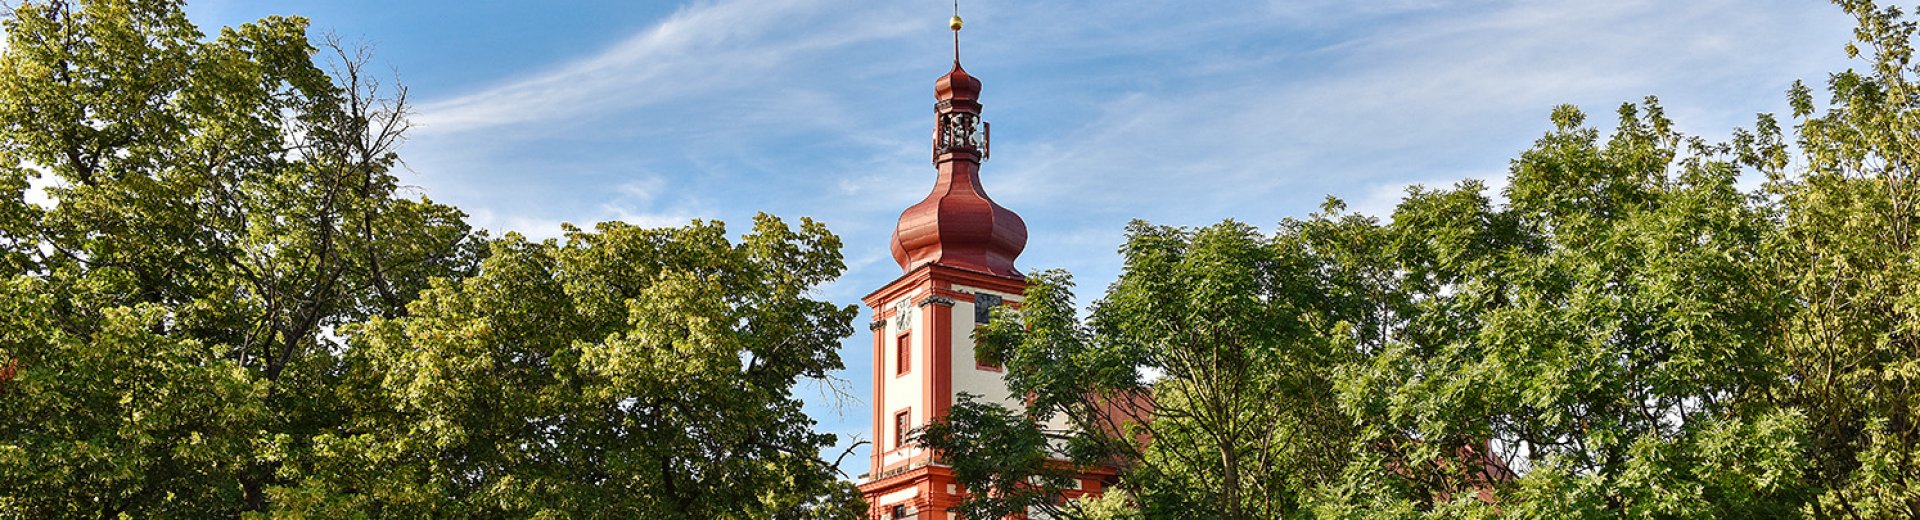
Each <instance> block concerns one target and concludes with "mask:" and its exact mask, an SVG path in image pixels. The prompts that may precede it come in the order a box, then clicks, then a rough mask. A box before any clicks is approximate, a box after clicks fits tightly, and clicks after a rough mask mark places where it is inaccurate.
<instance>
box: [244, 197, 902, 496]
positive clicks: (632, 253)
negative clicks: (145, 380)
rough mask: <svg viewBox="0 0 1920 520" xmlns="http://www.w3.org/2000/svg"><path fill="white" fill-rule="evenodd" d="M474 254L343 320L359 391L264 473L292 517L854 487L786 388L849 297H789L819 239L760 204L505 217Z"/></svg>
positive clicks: (818, 355)
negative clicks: (274, 481)
mask: <svg viewBox="0 0 1920 520" xmlns="http://www.w3.org/2000/svg"><path fill="white" fill-rule="evenodd" d="M491 247H492V251H491V254H489V255H488V258H487V259H486V260H485V261H484V262H483V263H482V266H481V269H480V272H479V274H477V275H475V276H472V277H469V278H466V279H464V280H461V281H457V282H456V281H439V282H435V284H434V287H433V288H432V289H429V290H428V291H426V292H425V293H423V294H422V296H421V298H420V299H419V300H418V301H416V302H415V303H414V304H413V305H411V311H412V312H411V314H410V315H408V316H405V317H398V318H392V319H387V318H374V319H373V320H372V321H370V322H368V323H367V324H366V325H364V326H359V327H354V328H352V329H350V331H349V335H350V337H351V338H352V339H351V341H350V343H351V344H352V347H353V348H352V349H351V350H350V351H349V352H348V354H347V358H348V363H347V365H348V370H347V376H346V377H347V379H348V380H350V381H351V382H352V383H353V384H354V385H357V386H364V387H365V389H364V390H359V389H356V394H358V395H361V396H364V397H365V398H367V399H368V401H367V402H365V403H359V406H358V407H357V409H356V410H355V412H354V413H353V414H352V415H353V417H354V419H353V421H352V422H351V423H350V425H349V427H348V428H346V429H345V431H344V432H342V433H340V434H337V435H335V434H328V435H323V436H321V438H320V439H319V440H318V441H316V443H315V444H316V451H317V452H319V455H318V456H316V457H313V458H312V459H311V460H310V461H309V462H307V463H304V464H301V465H299V466H292V465H289V466H288V467H286V468H285V469H284V472H285V473H286V475H287V476H288V477H289V478H290V479H293V480H295V481H297V482H299V483H300V485H298V486H292V487H289V488H286V489H284V490H281V491H279V492H277V494H276V497H278V498H279V502H280V503H281V504H283V505H284V507H287V508H290V509H292V510H296V511H305V512H307V513H310V514H312V515H313V516H321V517H331V516H338V515H342V514H346V513H347V512H353V511H366V512H374V513H376V514H377V515H379V516H457V517H467V516H539V517H571V516H605V515H612V516H630V517H638V518H739V519H749V518H829V517H831V518H844V517H851V516H857V515H858V514H859V511H860V510H861V509H862V508H863V507H864V506H863V505H862V504H861V503H860V501H859V499H858V497H857V494H856V493H855V492H854V491H853V490H852V488H851V485H850V484H848V483H846V482H843V481H840V480H838V476H837V475H836V468H834V467H833V466H832V464H830V463H828V462H825V461H823V460H821V459H820V457H819V452H820V450H821V449H824V448H826V447H827V446H830V445H832V444H833V442H834V436H832V435H827V434H821V433H816V432H815V431H814V430H813V426H814V422H813V420H812V419H810V418H808V417H807V416H806V415H805V414H804V413H802V412H801V403H800V401H799V400H798V399H796V398H795V397H794V396H793V395H792V390H793V386H794V385H795V384H796V383H797V382H798V381H799V380H800V379H802V378H813V379H820V378H825V377H827V375H828V373H829V372H830V371H832V370H836V369H839V368H841V362H840V357H839V354H838V348H839V341H840V339H841V338H844V337H846V336H848V335H850V334H852V320H853V317H854V313H855V311H854V308H853V307H851V306H846V307H841V306H836V305H834V304H832V303H829V302H825V301H821V300H817V299H814V298H812V297H811V293H812V291H813V290H814V289H815V288H816V287H817V286H818V285H819V284H821V283H824V282H826V281H828V280H831V279H833V278H835V277H837V276H839V274H840V273H841V271H842V270H843V269H844V266H843V263H842V260H841V256H840V253H839V247H840V243H839V239H838V238H837V237H835V236H833V235H832V234H831V233H829V232H827V230H826V229H825V228H824V227H823V226H821V225H820V224H818V223H815V222H812V221H809V220H803V221H802V225H801V226H800V228H799V229H797V230H796V229H793V228H789V227H788V226H786V225H785V224H783V223H782V222H781V221H780V220H778V219H776V218H773V217H770V216H764V215H763V216H761V217H759V218H757V219H756V220H755V225H754V231H753V233H750V234H748V235H746V236H744V237H743V238H742V239H741V241H740V242H739V243H730V242H729V241H728V240H727V237H726V229H725V227H724V226H722V225H721V224H719V223H701V222H695V223H694V224H692V225H690V226H687V227H684V228H663V229H642V228H637V227H634V226H630V225H625V224H620V223H606V224H601V225H600V226H599V227H598V229H597V231H596V232H585V231H580V230H570V231H569V232H568V234H567V237H566V240H565V242H564V243H561V242H557V241H553V240H549V241H546V242H539V243H535V242H528V241H526V240H524V239H521V238H520V237H519V236H517V235H514V234H509V235H508V236H507V237H506V238H505V239H502V240H499V241H496V242H494V243H493V244H492V246H491Z"/></svg>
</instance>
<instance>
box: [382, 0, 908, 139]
mask: <svg viewBox="0 0 1920 520" xmlns="http://www.w3.org/2000/svg"><path fill="white" fill-rule="evenodd" d="M830 7H835V6H832V5H828V4H823V3H822V2H812V1H805V0H754V1H747V0H729V1H722V2H713V3H705V4H700V5H696V6H693V7H688V8H683V9H681V10H680V11H679V12H677V13H675V14H674V15H673V16H671V17H668V18H667V19H666V20H665V21H663V22H660V23H659V24H657V25H654V26H653V27H651V28H649V29H647V30H645V31H643V32H640V33H639V34H636V35H634V36H633V37H631V38H628V39H627V40H626V41H624V42H621V43H619V44H617V45H614V46H612V47H611V48H608V49H606V50H605V51H603V52H600V53H598V54H596V55H593V56H590V57H586V58H584V59H580V60H576V61H574V62H571V63H567V64H564V65H561V66H559V67H556V68H554V69H552V70H548V71H542V72H538V73H536V74H533V75H531V76H529V77H524V78H519V79H515V80H511V81H507V82H505V83H502V84H500V85H497V86H494V87H490V88H486V89H483V90H480V91H478V92H473V93H469V94H465V95H460V96H457V97H453V98H449V99H442V100H434V101H429V102H427V103H424V104H422V105H420V107H419V111H420V117H419V121H418V122H419V123H420V129H419V131H420V132H421V133H425V134H434V133H452V132H462V131H471V130H480V129H486V128H493V127H499V126H504V125H525V124H530V123H537V122H541V121H554V120H564V119H570V118H578V117H581V116H587V115H593V114H598V113H605V112H609V111H618V110H623V109H631V108H635V107H641V106H647V105H661V104H671V103H675V102H679V101H684V100H685V99H686V98H689V97H698V96H708V95H712V94H714V93H716V92H717V91H728V90H736V89H742V88H747V87H759V88H772V89H777V88H783V87H787V86H788V85H783V84H782V83H781V82H780V80H779V78H778V77H777V76H774V75H773V73H776V72H779V71H784V70H790V69H791V66H792V64H790V63H786V62H787V61H788V60H789V59H791V58H793V57H795V56H799V55H816V54H819V53H822V52H825V51H828V50H831V49H835V48H839V47H843V46H847V45H853V44H857V43H861V42H865V41H869V40H873V39H878V38H886V37H889V36H895V35H899V34H902V33H904V32H905V31H907V30H910V28H911V27H912V26H911V25H909V24H906V23H903V22H902V21H901V19H899V18H898V17H895V16H891V15H892V14H895V13H897V11H895V12H892V13H890V12H888V11H885V10H865V11H858V10H856V11H849V10H846V9H829V8H830ZM828 14H833V15H835V16H827V15H828Z"/></svg>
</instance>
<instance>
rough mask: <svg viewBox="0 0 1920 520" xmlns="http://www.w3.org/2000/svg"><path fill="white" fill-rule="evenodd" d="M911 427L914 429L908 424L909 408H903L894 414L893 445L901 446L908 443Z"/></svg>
mask: <svg viewBox="0 0 1920 520" xmlns="http://www.w3.org/2000/svg"><path fill="white" fill-rule="evenodd" d="M909 429H912V427H911V426H910V425H909V424H907V410H901V411H900V412H899V413H895V414H893V447H895V448H899V447H903V446H906V445H907V430H909Z"/></svg>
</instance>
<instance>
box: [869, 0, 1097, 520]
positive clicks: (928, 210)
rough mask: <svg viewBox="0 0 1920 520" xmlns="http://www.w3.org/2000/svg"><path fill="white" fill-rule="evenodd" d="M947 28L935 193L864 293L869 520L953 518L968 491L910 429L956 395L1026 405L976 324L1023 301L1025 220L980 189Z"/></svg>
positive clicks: (938, 87) (979, 131) (971, 121)
mask: <svg viewBox="0 0 1920 520" xmlns="http://www.w3.org/2000/svg"><path fill="white" fill-rule="evenodd" d="M952 28H953V30H954V60H953V69H952V70H950V71H948V72H947V73H946V74H945V75H943V76H941V77H940V78H939V79H938V80H936V81H935V82H934V99H935V103H934V105H933V109H934V127H933V165H934V169H935V170H936V171H937V172H938V176H937V177H936V178H935V180H934V184H933V192H932V193H929V194H928V195H927V197H926V198H925V199H923V200H921V201H920V202H919V203H918V204H914V205H913V206H912V207H909V208H907V210H906V211H904V212H902V213H901V214H900V221H899V223H898V224H897V225H896V226H895V227H894V232H893V238H892V240H891V242H892V249H893V259H894V261H896V262H898V263H899V264H900V268H901V270H902V271H904V274H902V275H901V276H900V277H899V278H897V279H894V280H893V282H891V283H888V284H887V285H886V286H885V287H881V288H880V289H879V290H877V291H874V292H873V293H872V294H868V295H867V296H866V298H865V299H864V301H865V303H866V305H867V307H868V308H871V309H872V310H873V316H874V321H873V323H872V330H873V359H874V366H873V437H872V438H873V440H874V441H873V455H872V466H871V468H872V470H871V472H870V473H869V477H868V479H867V480H865V481H864V482H862V483H861V484H860V490H861V491H862V492H863V493H864V494H865V496H866V499H867V503H868V504H869V507H870V508H871V509H870V511H869V517H870V518H874V519H893V518H915V519H946V518H950V517H951V516H950V513H948V512H947V508H950V507H953V506H956V505H958V504H959V503H960V501H961V498H962V496H963V493H964V491H965V490H962V489H959V487H958V485H957V484H956V483H955V481H954V478H953V472H952V471H951V470H949V469H948V468H947V467H945V466H944V465H942V464H939V463H938V462H937V461H935V460H934V459H933V457H932V454H930V453H927V451H926V450H921V449H919V448H916V447H913V446H911V445H910V443H909V442H907V435H908V434H909V433H910V432H911V431H912V430H913V429H915V428H919V427H921V426H925V425H926V424H927V423H928V422H929V421H931V420H933V419H935V418H938V417H943V416H945V415H946V413H947V410H948V408H949V407H951V406H952V405H953V402H954V396H956V395H958V394H959V393H960V392H968V393H973V394H977V395H980V396H982V397H983V399H985V400H988V401H996V402H1000V403H1002V404H1004V405H1007V406H1009V407H1011V408H1014V409H1019V407H1020V406H1021V405H1022V404H1023V403H1021V401H1020V400H1018V399H1014V398H1012V397H1011V396H1009V395H1008V392H1007V388H1006V384H1005V383H1004V382H1002V380H1001V378H1000V375H1001V369H1000V367H998V366H993V365H988V364H985V363H984V362H982V361H980V360H978V359H977V358H976V357H975V355H974V348H973V330H974V327H975V326H976V325H979V324H982V323H985V322H986V320H987V315H988V312H989V311H990V310H991V309H992V308H993V307H994V306H996V305H1018V304H1019V301H1020V295H1021V293H1022V291H1023V290H1024V289H1025V288H1026V285H1027V284H1026V280H1025V277H1023V276H1022V275H1021V274H1020V270H1019V269H1016V268H1015V267H1014V266H1013V261H1014V259H1015V258H1016V257H1019V256H1020V251H1021V250H1022V249H1025V248H1026V245H1027V225H1026V223H1025V222H1023V221H1021V220H1020V216H1019V215H1015V214H1014V213H1013V211H1011V210H1008V209H1007V208H1004V207H1001V206H1000V205H999V204H997V203H995V202H994V201H993V199H991V198H988V197H987V192H986V189H985V188H983V187H982V186H981V182H980V165H981V162H983V161H985V160H986V159H987V155H988V152H989V150H990V149H991V146H990V145H991V142H990V137H991V132H990V127H989V126H988V125H987V123H986V121H985V120H983V119H981V118H980V109H981V105H980V80H979V79H976V78H974V77H973V76H972V75H969V74H967V71H966V69H964V68H961V66H960V53H959V31H960V17H959V16H958V15H957V14H956V15H955V16H954V17H953V20H952ZM1090 484H1092V485H1094V486H1098V483H1097V481H1093V482H1090ZM1081 491H1083V492H1093V493H1097V492H1098V490H1097V489H1086V488H1082V489H1081Z"/></svg>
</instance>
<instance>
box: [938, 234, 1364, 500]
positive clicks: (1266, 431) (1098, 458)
mask: <svg viewBox="0 0 1920 520" xmlns="http://www.w3.org/2000/svg"><path fill="white" fill-rule="evenodd" d="M1329 211H1330V213H1334V212H1338V211H1339V208H1338V207H1337V205H1334V206H1330V207H1329ZM1383 236H1384V235H1381V234H1380V233H1378V232H1377V231H1376V230H1375V229H1374V225H1373V223H1372V221H1371V220H1370V219H1367V218H1364V217H1359V216H1353V215H1331V216H1318V217H1316V218H1315V219H1312V220H1308V221H1289V222H1287V223H1285V224H1284V225H1283V226H1282V229H1281V231H1280V232H1279V233H1276V234H1275V235H1274V236H1272V237H1268V236H1263V235H1262V234H1260V233H1259V232H1258V231H1256V230H1254V229H1253V228H1251V227H1249V226H1246V225H1244V224H1240V223H1236V222H1231V221H1229V222H1224V223H1221V224H1218V225H1214V226H1210V227H1206V228H1201V229H1182V228H1172V227H1164V226H1152V225H1149V224H1146V223H1144V222H1135V223H1134V224H1132V225H1131V226H1129V227H1128V240H1127V244H1126V246H1125V247H1124V248H1123V249H1122V255H1123V257H1124V258H1125V260H1126V264H1125V266H1126V269H1125V272H1124V273H1123V274H1122V275H1121V278H1120V280H1119V281H1117V282H1115V283H1114V284H1113V285H1112V287H1110V288H1109V289H1108V291H1107V293H1106V295H1105V297H1104V298H1102V299H1101V300H1100V301H1099V302H1098V303H1096V304H1094V306H1093V308H1092V311H1091V313H1090V314H1089V317H1088V318H1087V319H1086V320H1085V321H1084V322H1083V321H1082V320H1081V319H1080V318H1079V314H1078V308H1077V307H1076V306H1075V305H1074V303H1073V298H1072V294H1071V286H1072V283H1071V280H1070V279H1069V278H1068V276H1067V275H1066V274H1065V273H1062V272H1045V273H1036V274H1034V275H1032V276H1030V277H1029V282H1030V283H1031V284H1032V285H1031V286H1030V287H1029V288H1028V290H1027V294H1026V298H1025V300H1024V301H1023V304H1022V307H1021V308H1020V309H1019V310H1018V311H1015V312H1012V313H1009V314H1007V315H1006V316H1002V317H998V318H996V319H995V320H994V322H992V323H990V324H989V325H988V326H986V327H985V328H984V329H982V331H981V332H980V335H979V342H980V345H981V349H982V352H983V353H984V354H985V355H986V356H989V357H991V358H993V359H998V360H1004V361H1005V362H1006V366H1007V375H1006V380H1007V383H1008V386H1009V388H1010V389H1012V390H1013V391H1014V392H1015V393H1016V394H1025V395H1028V396H1030V406H1029V407H1028V408H1027V410H1025V412H1024V413H1025V415H1026V417H1025V420H1024V421H1018V422H1016V421H1012V420H1011V419H1013V418H1012V417H1009V416H1007V414H1005V413H1001V414H986V416H985V417H984V418H983V417H979V416H977V414H960V413H959V411H960V410H962V409H963V408H962V407H956V412H955V415H954V416H952V417H949V419H948V421H949V423H948V424H938V423H936V424H935V425H934V427H933V430H932V431H934V432H946V431H948V430H956V431H962V432H965V431H974V432H1007V431H1008V430H1010V429H1014V428H1017V427H1019V426H1021V425H1027V427H1028V428H1030V429H1038V428H1040V425H1042V424H1046V423H1048V422H1051V421H1053V420H1055V419H1057V418H1060V419H1065V421H1064V422H1065V423H1066V424H1068V425H1069V426H1070V427H1069V428H1068V429H1067V430H1065V431H1050V432H1047V433H1048V434H1049V435H1051V436H1054V437H1056V438H1058V440H1057V441H1056V444H1057V446H1058V448H1055V449H1052V450H1050V451H1049V452H1048V453H1050V454H1051V455H1052V456H1053V457H1054V458H1056V459H1065V460H1071V461H1073V462H1074V463H1077V464H1080V465H1096V464H1098V465H1112V466H1117V467H1120V468H1121V469H1123V470H1124V471H1125V475H1126V476H1125V477H1124V478H1125V480H1124V485H1123V490H1124V491H1126V492H1131V493H1133V494H1134V495H1135V496H1136V497H1137V502H1138V504H1139V505H1141V506H1142V507H1143V512H1144V513H1145V514H1147V515H1148V516H1151V517H1163V516H1181V517H1221V518H1272V517H1279V516H1286V515H1291V514H1297V513H1299V512H1300V510H1301V509H1300V508H1301V507H1302V506H1303V499H1304V492H1305V491H1307V490H1310V489H1312V488H1313V485H1314V483H1317V482H1321V481H1325V480H1328V479H1332V478H1335V477H1336V476H1337V475H1338V474H1339V472H1340V471H1341V470H1342V469H1343V468H1344V467H1345V466H1346V464H1347V460H1348V458H1349V456H1350V453H1351V452H1350V448H1349V444H1348V442H1347V440H1349V439H1351V438H1352V435H1353V432H1352V425H1353V420H1352V419H1351V418H1350V417H1348V416H1347V415H1346V414H1345V413H1343V412H1342V411H1341V410H1340V409H1339V408H1338V402H1337V401H1336V400H1335V398H1334V397H1335V396H1334V381H1333V380H1332V379H1331V377H1330V376H1331V375H1333V374H1334V372H1332V371H1330V370H1327V368H1328V367H1334V366H1340V365H1341V364H1344V363H1346V362H1348V361H1347V360H1348V359H1350V358H1352V357H1353V356H1354V355H1355V352H1356V350H1355V349H1353V348H1352V346H1351V345H1349V344H1346V343H1343V342H1342V341H1340V340H1342V339H1344V338H1348V337H1350V336H1349V335H1347V334H1346V333H1345V332H1344V331H1347V330H1351V329H1354V328H1355V327H1354V324H1363V325H1362V326H1361V327H1360V328H1364V329H1367V330H1368V331H1369V332H1365V333H1363V335H1372V334H1374V333H1373V332H1371V331H1374V330H1377V329H1378V327H1376V326H1375V323H1374V320H1376V317H1377V316H1378V313H1379V310H1380V307H1379V306H1378V305H1376V304H1374V303H1371V302H1377V301H1384V300H1380V299H1377V298H1376V299H1371V300H1370V299H1368V298H1375V297H1378V296H1381V295H1380V294H1379V290H1378V289H1379V288H1378V287H1377V285H1378V284H1377V282H1378V281H1379V277H1380V276H1381V275H1383V274H1384V272H1383V271H1379V270H1377V269H1372V268H1370V267H1368V266H1370V265H1373V264H1371V263H1369V262H1367V261H1364V260H1362V259H1363V258H1366V257H1367V256H1368V255H1370V254H1371V253H1369V251H1371V247H1370V246H1371V245H1373V242H1375V241H1378V240H1380V239H1381V237H1383ZM1143 374H1155V375H1156V376H1157V377H1153V378H1144V377H1142V375H1143ZM996 438H1028V439H1030V438H1031V436H1020V435H1014V434H1012V433H1000V434H994V435H988V434H983V433H974V434H971V435H952V434H946V435H936V436H931V438H930V439H929V440H931V441H933V442H928V443H927V444H928V446H930V447H933V448H936V449H938V450H940V451H941V452H943V453H944V454H945V456H946V458H947V460H948V462H949V463H950V464H952V465H953V466H954V467H955V474H956V477H958V478H959V479H960V480H961V481H962V483H963V484H966V485H967V486H968V488H969V489H976V488H978V489H993V490H995V491H996V492H994V493H976V494H975V495H974V496H973V497H972V498H970V499H969V501H968V503H967V504H966V505H965V506H963V507H967V508H976V507H978V508H987V507H989V506H991V505H992V504H991V503H992V502H993V501H995V500H1000V501H1003V502H1004V501H1006V499H1008V498H1013V497H1023V495H1021V494H1019V493H1013V492H1011V490H1010V489H1009V488H1014V487H1017V484H1011V483H1018V482H1022V481H1023V480H1024V479H1023V478H1022V477H1026V476H1040V477H1042V478H1043V480H1042V481H1041V482H1040V484H1041V485H1037V486H1032V487H1030V488H1029V489H1028V492H1029V493H1032V494H1037V495H1041V497H1033V498H1029V499H1028V500H1029V501H1031V502H1035V503H1055V504H1060V502H1059V500H1058V497H1059V495H1060V494H1061V492H1062V491H1063V490H1060V489H1055V488H1052V487H1049V486H1047V485H1046V484H1045V482H1046V480H1045V478H1046V477H1047V476H1048V475H1049V474H1048V471H1049V469H1050V466H1048V463H1045V462H1039V461H1035V460H1034V459H1033V458H1032V457H1031V455H1030V454H1032V453H1036V451H1035V448H1033V447H1031V446H1030V444H1031V442H1028V443H1023V444H1021V445H1019V446H1017V451H1018V452H1020V453H1025V454H1029V455H1027V456H1024V457H1019V458H1011V459H983V458H979V457H965V456H962V454H966V453H989V452H991V450H992V449H995V448H1002V449H1004V448H1005V447H992V446H970V445H968V444H969V443H976V444H977V443H984V442H987V441H991V440H994V439H996ZM1143 438H1151V439H1152V442H1150V443H1144V444H1143V443H1141V442H1139V441H1140V440H1141V439H1143ZM982 465H984V466H985V467H977V468H976V467H974V466H982ZM970 474H978V475H983V476H989V475H990V476H992V477H991V478H986V477H980V478H969V475H970ZM1046 495H1051V498H1043V497H1044V496H1046ZM1001 505H1003V506H1004V505H1005V504H1001ZM1063 505H1064V506H1065V507H1064V509H1065V510H1064V511H1062V512H1061V513H1062V514H1067V515H1086V514H1092V513H1091V512H1090V511H1089V510H1086V508H1085V507H1083V506H1084V504H1079V503H1065V504H1063ZM1054 507H1059V506H1054ZM1102 507H1103V508H1106V509H1114V508H1115V506H1114V505H1112V504H1102ZM1102 514H1103V515H1111V514H1114V513H1112V512H1107V513H1102Z"/></svg>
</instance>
